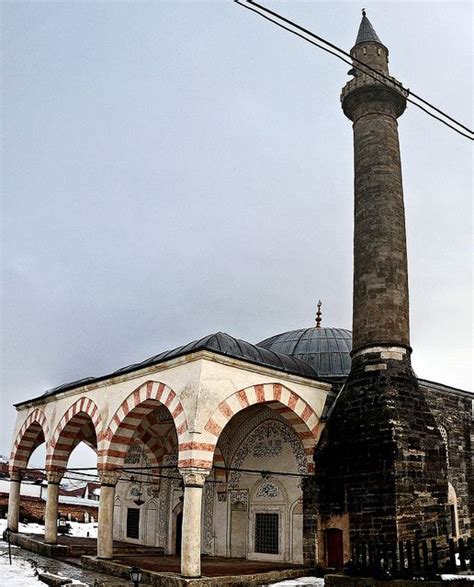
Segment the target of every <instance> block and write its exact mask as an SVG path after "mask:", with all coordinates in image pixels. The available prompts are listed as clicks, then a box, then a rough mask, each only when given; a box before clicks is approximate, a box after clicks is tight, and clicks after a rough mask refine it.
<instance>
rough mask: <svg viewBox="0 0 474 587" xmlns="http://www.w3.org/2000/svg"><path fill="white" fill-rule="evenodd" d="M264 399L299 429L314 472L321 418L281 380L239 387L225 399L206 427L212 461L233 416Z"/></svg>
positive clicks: (262, 401)
mask: <svg viewBox="0 0 474 587" xmlns="http://www.w3.org/2000/svg"><path fill="white" fill-rule="evenodd" d="M261 403H267V404H268V405H269V406H270V407H271V408H272V409H274V410H275V411H276V412H277V413H279V414H280V415H281V416H282V417H283V418H285V420H287V422H288V424H290V425H291V427H292V428H293V429H294V430H295V432H296V433H297V435H298V437H299V439H300V440H301V443H302V445H303V447H304V451H305V454H306V458H307V461H308V472H311V473H312V472H313V471H314V462H313V453H314V448H315V446H316V443H317V441H318V438H319V431H320V428H319V418H318V416H317V415H316V413H315V411H314V410H313V408H312V407H311V406H310V405H309V404H308V403H307V402H306V401H305V400H304V399H303V398H302V397H300V396H299V395H298V394H297V393H295V392H294V391H292V390H291V389H288V388H287V387H285V386H283V385H281V384H280V383H266V384H263V385H252V386H250V387H246V388H245V389H241V390H240V391H236V392H235V393H233V394H232V395H230V396H229V397H227V398H226V399H225V400H223V401H221V403H220V404H219V405H218V407H217V408H216V410H215V411H214V413H213V414H212V415H211V417H210V418H209V420H208V422H207V424H206V425H205V427H204V430H205V431H206V432H207V433H208V435H209V438H210V440H211V441H212V442H211V447H209V449H208V452H209V455H208V460H210V461H211V462H212V460H213V452H214V446H215V445H216V444H217V440H218V438H219V436H220V433H221V432H222V430H223V429H224V428H225V426H226V425H227V424H228V422H229V421H230V420H231V418H232V417H233V416H235V415H236V414H237V413H239V412H240V411H241V410H244V409H245V408H248V407H250V406H253V405H256V404H261ZM212 445H214V446H212Z"/></svg>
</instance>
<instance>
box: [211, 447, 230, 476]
mask: <svg viewBox="0 0 474 587" xmlns="http://www.w3.org/2000/svg"><path fill="white" fill-rule="evenodd" d="M212 466H213V467H225V460H224V456H223V455H222V452H221V449H220V448H219V446H216V448H215V449H214V460H213V462H212ZM214 480H215V481H217V482H219V483H225V482H226V481H227V472H226V471H225V470H224V469H214Z"/></svg>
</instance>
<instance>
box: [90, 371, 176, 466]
mask: <svg viewBox="0 0 474 587" xmlns="http://www.w3.org/2000/svg"><path fill="white" fill-rule="evenodd" d="M160 405H164V406H166V407H167V408H168V410H169V412H170V414H171V417H172V419H173V422H174V425H175V428H176V434H177V436H178V438H179V437H180V436H183V435H184V434H185V432H186V431H187V429H188V423H187V421H186V414H185V412H184V408H183V406H182V404H181V402H180V401H179V398H178V396H177V395H176V393H175V392H174V391H173V390H172V389H171V388H170V387H168V386H167V385H165V384H164V383H160V382H159V381H148V382H147V383H144V384H143V385H141V386H140V387H138V388H137V389H136V390H135V391H133V392H132V393H131V394H130V395H129V396H128V397H127V398H126V399H125V400H124V401H123V402H122V404H121V405H120V407H119V408H118V410H117V411H116V412H115V414H114V415H113V417H112V419H111V421H110V424H109V427H108V428H107V431H106V432H105V443H106V444H105V447H104V449H103V450H102V451H100V467H101V468H102V469H113V468H115V467H121V466H123V463H124V459H125V457H126V455H127V451H128V447H129V446H130V444H131V443H132V441H133V439H134V438H136V437H137V436H138V435H139V434H141V433H142V432H144V431H145V430H146V429H147V419H148V418H149V417H151V414H152V412H153V411H154V410H155V409H156V408H157V407H158V406H160ZM147 444H148V446H149V447H150V444H149V443H147ZM159 444H160V443H157V446H156V447H155V448H158V446H159Z"/></svg>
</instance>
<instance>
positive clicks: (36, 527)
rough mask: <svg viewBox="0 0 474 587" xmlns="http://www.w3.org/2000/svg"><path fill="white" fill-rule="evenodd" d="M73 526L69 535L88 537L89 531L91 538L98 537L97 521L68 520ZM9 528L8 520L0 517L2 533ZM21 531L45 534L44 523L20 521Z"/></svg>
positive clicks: (0, 531)
mask: <svg viewBox="0 0 474 587" xmlns="http://www.w3.org/2000/svg"><path fill="white" fill-rule="evenodd" d="M68 524H69V525H70V526H71V530H70V532H69V536H82V537H87V533H89V538H97V522H94V523H90V522H89V523H88V524H85V523H84V524H83V523H81V522H68ZM6 528H7V520H6V519H0V534H2V533H3V531H4V530H6ZM19 530H20V532H22V533H24V534H44V526H43V524H33V523H31V524H22V523H20V528H19Z"/></svg>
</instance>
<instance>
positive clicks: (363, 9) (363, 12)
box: [362, 8, 367, 16]
mask: <svg viewBox="0 0 474 587" xmlns="http://www.w3.org/2000/svg"><path fill="white" fill-rule="evenodd" d="M362 16H367V14H366V12H365V8H362Z"/></svg>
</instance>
